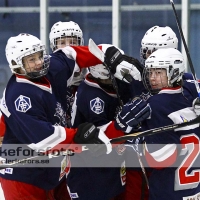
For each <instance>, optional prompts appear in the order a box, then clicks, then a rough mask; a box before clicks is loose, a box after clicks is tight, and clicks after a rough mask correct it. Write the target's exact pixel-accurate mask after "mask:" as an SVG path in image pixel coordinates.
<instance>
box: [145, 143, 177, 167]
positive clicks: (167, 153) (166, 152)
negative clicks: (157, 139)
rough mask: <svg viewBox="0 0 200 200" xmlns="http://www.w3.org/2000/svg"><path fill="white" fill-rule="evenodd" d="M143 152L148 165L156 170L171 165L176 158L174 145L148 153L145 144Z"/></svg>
mask: <svg viewBox="0 0 200 200" xmlns="http://www.w3.org/2000/svg"><path fill="white" fill-rule="evenodd" d="M151 145H153V144H151ZM144 151H145V158H146V161H147V163H148V165H149V166H150V167H153V168H157V169H162V168H165V167H169V166H171V165H173V164H174V162H175V161H176V158H177V146H176V144H167V145H164V146H163V147H162V148H161V149H159V150H157V151H154V152H151V153H150V152H149V151H148V144H145V148H144Z"/></svg>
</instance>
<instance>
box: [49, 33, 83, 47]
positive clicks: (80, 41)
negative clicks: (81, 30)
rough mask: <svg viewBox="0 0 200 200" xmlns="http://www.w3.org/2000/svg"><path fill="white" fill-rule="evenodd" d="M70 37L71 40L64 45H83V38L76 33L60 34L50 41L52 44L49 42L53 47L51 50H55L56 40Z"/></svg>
mask: <svg viewBox="0 0 200 200" xmlns="http://www.w3.org/2000/svg"><path fill="white" fill-rule="evenodd" d="M62 38H63V39H67V38H69V39H71V42H70V44H68V45H65V46H83V45H84V40H83V38H82V37H79V36H77V35H74V36H61V37H58V38H56V39H53V41H52V44H51V48H52V49H53V51H55V50H56V49H58V48H57V40H58V39H62Z"/></svg>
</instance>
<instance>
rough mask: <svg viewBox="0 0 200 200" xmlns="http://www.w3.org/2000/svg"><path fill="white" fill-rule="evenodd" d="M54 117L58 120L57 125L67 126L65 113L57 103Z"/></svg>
mask: <svg viewBox="0 0 200 200" xmlns="http://www.w3.org/2000/svg"><path fill="white" fill-rule="evenodd" d="M54 116H56V117H58V118H59V123H58V124H57V125H64V126H67V122H66V112H65V111H64V110H63V108H62V106H61V104H60V103H59V102H57V103H56V113H55V114H54Z"/></svg>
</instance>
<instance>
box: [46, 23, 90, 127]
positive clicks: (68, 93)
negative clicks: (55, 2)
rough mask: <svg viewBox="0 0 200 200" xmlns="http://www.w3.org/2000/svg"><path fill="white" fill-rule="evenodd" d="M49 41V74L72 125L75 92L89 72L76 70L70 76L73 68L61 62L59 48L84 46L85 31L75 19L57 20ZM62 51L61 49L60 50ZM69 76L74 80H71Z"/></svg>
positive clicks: (68, 121) (68, 122)
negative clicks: (67, 20) (50, 51)
mask: <svg viewBox="0 0 200 200" xmlns="http://www.w3.org/2000/svg"><path fill="white" fill-rule="evenodd" d="M49 41H50V46H51V49H52V52H53V53H52V54H51V62H52V63H53V64H52V65H50V69H49V75H50V76H51V77H52V78H53V79H54V82H55V87H56V88H57V93H58V95H59V96H61V101H62V102H63V106H64V109H65V111H66V117H67V124H68V126H69V127H70V126H71V123H70V120H71V106H72V104H73V101H74V93H75V92H76V90H77V87H78V85H79V84H80V82H81V81H82V80H83V79H84V77H85V74H86V73H87V68H84V69H81V71H80V72H75V73H74V74H73V77H69V75H70V74H71V72H70V71H71V69H67V68H69V67H68V65H67V64H66V62H63V61H61V62H59V60H60V53H58V52H57V51H59V49H61V48H64V47H66V46H82V45H83V44H84V39H83V32H82V30H81V28H80V27H79V25H78V24H77V23H75V22H73V21H69V22H61V21H59V22H56V23H55V24H54V25H53V26H52V28H51V31H50V33H49ZM59 52H60V51H59ZM69 78H70V79H72V81H70V84H69V83H68V82H69Z"/></svg>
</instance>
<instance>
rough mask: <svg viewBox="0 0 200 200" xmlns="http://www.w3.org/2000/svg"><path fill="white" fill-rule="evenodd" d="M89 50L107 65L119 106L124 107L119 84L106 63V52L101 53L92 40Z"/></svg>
mask: <svg viewBox="0 0 200 200" xmlns="http://www.w3.org/2000/svg"><path fill="white" fill-rule="evenodd" d="M88 48H89V51H90V53H92V54H93V55H94V56H95V57H97V58H98V59H99V60H100V61H101V62H102V63H103V64H104V65H105V67H106V69H107V70H108V72H109V74H110V78H111V81H112V85H113V87H114V89H115V92H116V94H117V98H118V100H119V105H120V106H123V102H122V100H121V98H120V95H119V90H118V86H117V82H116V80H115V77H114V75H113V74H112V73H111V71H110V68H109V67H108V66H107V64H106V63H105V54H104V52H103V51H101V49H99V47H98V46H97V45H96V44H95V42H94V41H93V40H92V39H91V38H90V39H89V44H88Z"/></svg>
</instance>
